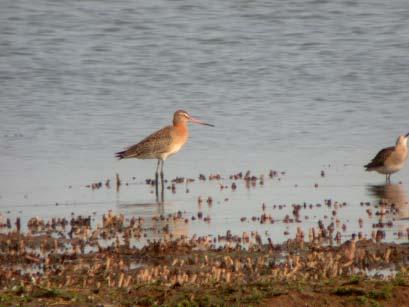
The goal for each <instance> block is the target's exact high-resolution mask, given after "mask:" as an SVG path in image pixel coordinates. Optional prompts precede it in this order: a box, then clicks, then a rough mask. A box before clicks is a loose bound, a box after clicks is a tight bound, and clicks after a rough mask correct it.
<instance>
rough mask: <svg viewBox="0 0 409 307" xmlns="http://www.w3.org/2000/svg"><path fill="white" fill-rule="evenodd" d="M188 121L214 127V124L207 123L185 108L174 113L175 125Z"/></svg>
mask: <svg viewBox="0 0 409 307" xmlns="http://www.w3.org/2000/svg"><path fill="white" fill-rule="evenodd" d="M188 122H192V123H195V124H200V125H206V126H210V127H214V125H211V124H208V123H205V122H203V121H201V120H199V119H197V118H194V117H192V116H190V115H189V113H187V112H186V111H184V110H177V111H176V112H175V114H174V115H173V125H175V126H176V125H180V124H182V125H186V124H187V123H188Z"/></svg>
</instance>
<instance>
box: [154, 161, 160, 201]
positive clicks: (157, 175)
mask: <svg viewBox="0 0 409 307" xmlns="http://www.w3.org/2000/svg"><path fill="white" fill-rule="evenodd" d="M159 163H160V159H158V164H157V165H156V173H155V192H156V201H158V200H159V187H158V185H159Z"/></svg>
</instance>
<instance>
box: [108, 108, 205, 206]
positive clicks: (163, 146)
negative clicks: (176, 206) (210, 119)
mask: <svg viewBox="0 0 409 307" xmlns="http://www.w3.org/2000/svg"><path fill="white" fill-rule="evenodd" d="M189 121H190V122H193V123H197V124H202V125H207V126H213V125H210V124H207V123H204V122H202V121H200V120H198V119H195V118H193V117H191V116H190V115H189V114H188V113H187V112H186V111H183V110H178V111H176V112H175V113H174V115H173V125H171V126H167V127H164V128H162V129H160V130H158V131H156V132H154V133H152V134H151V135H149V136H148V137H146V138H144V139H143V140H142V141H140V142H139V143H138V144H135V145H132V146H130V147H128V148H127V149H125V150H123V151H120V152H117V153H116V154H115V156H116V157H117V158H118V159H120V160H121V159H129V158H137V159H158V164H157V167H156V173H155V175H156V177H155V184H156V197H157V198H158V171H159V165H161V181H162V200H163V189H164V179H163V163H164V161H165V160H166V159H167V158H168V157H169V156H170V155H173V154H175V153H176V152H178V151H179V150H180V149H181V148H182V146H183V145H184V144H185V143H186V142H187V139H188V137H189V129H188V126H187V123H188V122H189Z"/></svg>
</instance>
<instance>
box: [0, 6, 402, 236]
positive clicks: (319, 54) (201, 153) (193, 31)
mask: <svg viewBox="0 0 409 307" xmlns="http://www.w3.org/2000/svg"><path fill="white" fill-rule="evenodd" d="M408 17H409V10H408V5H407V3H406V2H405V1H388V2H384V1H382V2H381V1H369V0H368V1H359V2H355V1H342V2H337V3H331V2H329V1H285V2H282V1H273V2H264V1H252V2H249V1H207V2H200V3H199V2H193V3H192V2H191V1H184V0H178V1H171V2H169V1H155V2H151V1H138V2H134V1H122V2H121V3H117V2H113V1H70V2H69V3H68V2H65V1H62V2H61V1H60V2H55V1H45V0H40V1H36V2H35V4H34V3H33V2H32V1H18V2H16V1H11V0H6V1H2V3H1V4H0V43H1V46H2V47H1V48H0V92H1V101H0V104H1V112H0V170H1V176H0V213H1V214H2V215H3V216H11V217H15V216H16V215H22V216H23V217H24V218H27V217H30V216H33V215H39V216H42V217H44V218H48V217H51V216H55V215H68V216H69V215H70V214H71V212H74V213H76V214H84V215H89V214H92V212H97V214H99V215H100V214H102V213H103V212H106V211H107V210H108V209H113V210H114V211H116V212H121V213H124V214H126V215H129V216H131V215H134V214H135V215H141V216H145V217H150V216H152V215H154V214H161V213H162V214H169V213H174V212H177V211H178V210H181V211H186V215H193V214H196V213H197V212H198V211H199V210H201V211H203V212H204V214H205V215H207V214H209V215H210V216H211V221H210V223H204V222H200V223H199V222H195V223H189V224H188V225H180V226H175V228H177V227H179V228H180V232H181V233H188V234H192V233H213V234H215V233H223V232H225V231H226V230H227V229H231V230H232V231H233V232H236V233H238V232H241V231H244V230H245V231H249V230H260V231H265V230H268V231H269V232H270V233H274V234H276V238H275V239H276V241H282V240H284V239H285V238H286V236H284V235H283V232H284V230H285V229H286V228H287V227H288V231H289V232H290V233H294V231H295V227H296V226H299V225H297V224H293V225H290V226H289V225H285V224H284V223H279V222H278V223H274V224H273V225H268V226H266V225H264V226H259V225H258V224H257V223H252V222H249V223H243V222H240V218H241V217H242V216H247V217H251V216H253V215H258V216H260V214H261V213H262V209H261V204H262V203H263V202H264V203H266V206H267V208H266V211H269V210H270V211H269V212H270V213H271V214H273V216H274V217H275V219H277V220H279V219H281V218H283V216H285V214H290V215H291V209H290V208H289V206H290V205H291V204H292V203H303V202H306V203H308V204H310V203H312V204H316V203H323V202H324V199H329V198H331V199H333V200H334V201H339V202H347V203H348V206H347V207H348V209H343V210H340V213H339V214H343V216H342V222H344V223H346V224H347V230H348V231H347V232H345V235H346V236H347V235H349V234H350V233H352V232H356V231H359V228H358V222H357V220H358V218H359V217H360V216H362V217H364V218H365V221H364V225H365V226H364V227H366V228H364V230H365V231H364V232H365V233H367V234H368V233H370V231H371V230H372V229H371V227H370V225H371V224H372V222H371V220H370V219H369V218H368V217H366V213H365V210H366V208H363V207H362V208H361V206H360V202H366V201H370V202H372V203H376V202H378V201H379V199H380V198H386V199H392V202H396V199H399V203H402V205H400V207H401V210H400V216H399V217H394V218H403V219H401V220H399V221H397V222H395V223H394V226H393V228H392V229H391V230H388V233H390V236H387V237H388V239H389V240H395V239H396V236H394V235H393V233H394V232H395V233H396V232H397V231H398V230H399V229H401V230H402V231H404V230H405V229H406V228H407V227H408V223H409V222H408V219H407V218H408V216H409V214H407V212H408V210H409V209H408V204H407V193H409V182H408V179H407V178H408V175H409V169H408V167H406V168H405V169H403V170H402V171H401V172H400V173H398V174H396V175H394V176H392V180H393V182H394V183H395V184H397V183H399V182H400V181H402V184H400V185H393V187H392V188H388V187H384V186H383V183H384V177H383V176H381V175H377V174H372V173H366V172H364V171H363V168H362V165H363V164H365V163H367V162H368V161H369V160H370V158H372V157H373V155H374V154H376V152H377V151H378V150H379V149H380V148H382V147H385V146H390V145H393V144H394V142H395V139H396V137H397V136H398V135H399V134H404V133H407V132H408V131H409V125H408V115H409V111H408V110H409V109H408V101H409V88H408V81H409V80H408V75H409V62H408V61H407V54H408V53H407V50H408V49H407V37H408V35H409V25H408V23H407V20H408ZM179 108H183V109H186V110H188V111H189V112H190V113H191V114H193V115H195V116H197V117H200V118H202V119H204V120H206V121H208V122H210V123H213V124H215V125H216V127H215V128H209V127H201V126H192V127H191V133H190V134H191V138H190V140H189V142H188V144H187V145H186V146H185V147H184V148H183V150H182V151H181V152H179V153H178V154H177V155H175V156H174V157H172V158H170V159H169V160H168V161H167V162H166V164H165V176H166V177H167V178H168V179H171V178H174V177H176V176H184V177H193V178H197V176H198V174H199V173H204V174H206V175H208V174H209V173H221V174H222V175H223V176H224V177H228V175H229V174H232V173H235V172H238V171H246V170H251V171H252V173H253V174H255V175H260V174H261V173H263V174H265V175H267V174H268V171H269V170H270V169H277V170H280V171H285V172H286V174H285V175H284V176H282V179H281V181H278V180H274V179H273V180H268V179H266V182H265V185H264V187H258V186H257V187H256V188H254V189H253V188H251V189H246V188H245V187H244V185H242V184H239V186H238V189H237V191H235V192H232V191H231V190H230V189H226V190H224V191H222V192H220V190H219V183H216V182H211V183H209V182H206V183H200V182H195V183H193V184H191V185H190V187H189V188H190V193H188V194H186V193H185V189H184V188H183V186H178V188H177V193H176V194H172V193H171V192H170V191H166V202H165V204H164V205H163V206H160V205H157V204H156V203H155V201H154V195H153V194H151V188H150V187H147V186H146V185H144V180H145V178H148V177H152V176H153V171H154V168H155V163H156V162H155V161H138V160H134V161H133V160H129V161H120V162H119V161H116V160H115V159H114V158H113V155H114V153H115V152H116V151H118V150H121V149H122V148H123V147H124V146H126V145H131V144H133V143H136V142H137V141H139V140H140V139H141V138H143V137H144V136H146V135H147V134H149V133H151V132H152V131H154V130H155V129H157V128H159V127H161V126H164V125H167V124H169V123H170V121H171V116H172V113H173V112H174V111H175V110H176V109H179ZM321 170H324V171H325V173H326V176H325V177H323V178H322V177H321V176H320V171H321ZM115 173H119V174H120V176H121V178H123V180H124V182H132V183H135V184H132V185H129V186H123V187H122V189H121V190H120V192H119V193H116V192H115V190H114V189H112V188H111V189H105V188H103V189H100V190H97V191H91V190H90V189H88V188H85V185H87V184H90V183H92V182H97V181H105V180H106V179H107V178H111V180H113V179H114V175H115ZM134 176H135V177H136V180H132V177H134ZM223 182H226V184H227V185H229V186H230V184H231V182H230V181H229V180H227V181H226V180H224V181H223ZM315 183H318V188H315V187H314V184H315ZM295 185H298V186H297V187H295ZM70 187H71V188H70ZM198 196H202V197H203V198H205V199H206V198H207V197H208V196H212V197H213V199H214V200H215V201H214V204H213V206H212V207H211V208H208V207H207V204H204V205H203V206H204V208H198V207H197V206H198V205H197V197H198ZM225 198H229V201H224V199H225ZM218 202H220V204H219V203H218ZM56 203H58V204H59V205H58V206H56ZM274 204H286V205H287V209H283V210H281V212H275V211H274V210H273V209H272V206H273V205H274ZM316 212H317V213H316V218H314V217H313V215H314V214H315V213H314V214H313V213H312V212H311V213H309V212H307V213H308V214H309V215H311V216H312V217H311V218H310V219H309V221H308V222H306V221H304V222H303V223H302V226H303V227H305V228H308V227H310V226H312V225H314V226H315V225H316V223H317V220H318V219H324V215H328V213H331V210H326V209H325V210H324V208H321V209H319V210H318V209H317V210H316ZM341 212H343V213H341ZM402 212H403V213H402ZM302 215H304V214H302ZM372 219H374V217H372ZM328 220H329V217H328ZM406 238H407V237H406Z"/></svg>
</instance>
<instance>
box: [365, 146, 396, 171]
mask: <svg viewBox="0 0 409 307" xmlns="http://www.w3.org/2000/svg"><path fill="white" fill-rule="evenodd" d="M394 150H395V147H387V148H384V149H382V150H381V151H379V152H378V154H377V155H376V156H375V158H373V159H372V161H371V162H370V163H368V164H367V165H365V167H366V168H373V167H381V166H383V165H384V163H385V160H386V159H387V158H388V157H389V156H390V155H391V154H392V152H393V151H394Z"/></svg>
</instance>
